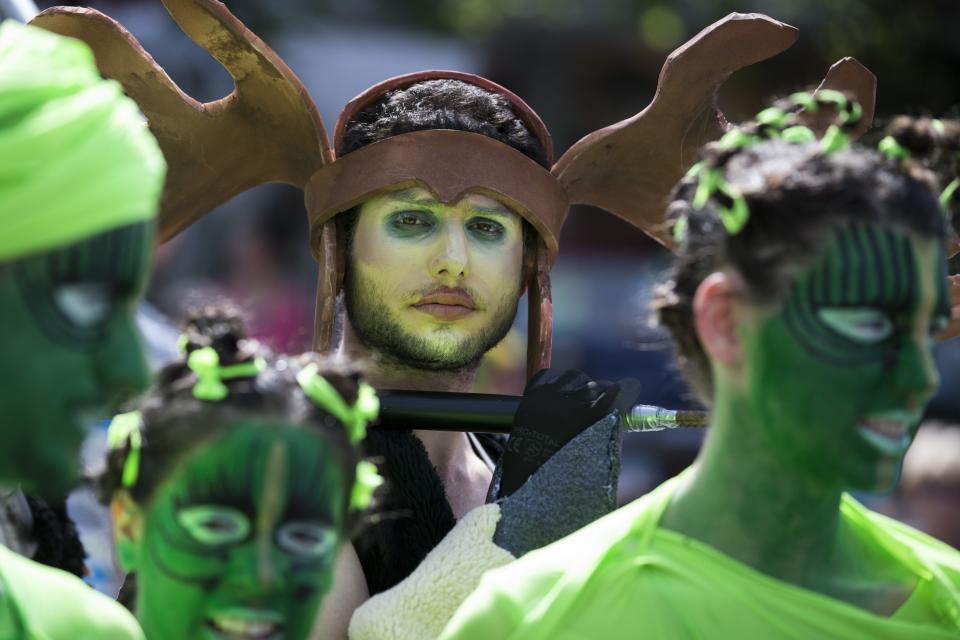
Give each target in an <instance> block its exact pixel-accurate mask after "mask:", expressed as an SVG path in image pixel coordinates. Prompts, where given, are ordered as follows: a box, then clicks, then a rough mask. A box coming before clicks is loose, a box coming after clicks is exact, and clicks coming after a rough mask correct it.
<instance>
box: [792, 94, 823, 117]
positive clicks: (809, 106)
mask: <svg viewBox="0 0 960 640" xmlns="http://www.w3.org/2000/svg"><path fill="white" fill-rule="evenodd" d="M821 93H823V92H821ZM790 102H792V103H794V104H795V105H798V106H799V107H800V108H802V109H804V110H805V111H809V112H810V113H816V112H817V109H819V108H820V105H819V103H818V102H817V99H816V98H814V97H813V94H812V93H809V92H807V91H799V92H797V93H793V94H790Z"/></svg>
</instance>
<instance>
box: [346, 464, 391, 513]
mask: <svg viewBox="0 0 960 640" xmlns="http://www.w3.org/2000/svg"><path fill="white" fill-rule="evenodd" d="M382 484H383V476H381V475H380V474H379V473H378V472H377V467H376V466H375V465H374V464H373V463H372V462H367V461H366V460H362V461H360V462H358V463H357V478H356V481H355V482H354V483H353V491H352V492H351V493H350V510H351V511H363V510H364V509H366V508H367V507H369V506H370V501H371V499H372V498H373V492H374V491H376V490H377V487H379V486H380V485H382Z"/></svg>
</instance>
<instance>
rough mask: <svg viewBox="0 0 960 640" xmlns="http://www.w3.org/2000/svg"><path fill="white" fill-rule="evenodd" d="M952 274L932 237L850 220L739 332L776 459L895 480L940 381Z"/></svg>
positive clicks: (840, 480) (861, 481) (878, 482)
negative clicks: (937, 352)
mask: <svg viewBox="0 0 960 640" xmlns="http://www.w3.org/2000/svg"><path fill="white" fill-rule="evenodd" d="M945 276H946V271H945V260H944V255H943V251H942V249H941V248H940V247H939V246H938V245H937V244H936V243H935V242H934V241H933V240H925V239H920V238H917V237H915V236H912V235H908V234H906V233H903V232H900V231H896V230H893V229H890V228H886V227H882V226H879V225H872V224H856V225H850V226H846V227H843V228H842V229H840V230H838V231H837V232H836V233H835V234H834V236H833V237H832V239H831V242H830V244H829V246H828V248H827V250H826V251H825V253H824V254H823V255H822V257H821V258H820V260H819V261H818V262H817V263H816V264H814V265H813V266H811V267H809V268H807V269H806V270H804V271H803V272H801V273H800V274H799V275H798V276H796V277H795V278H794V280H793V283H792V286H791V288H790V290H789V293H788V294H787V296H786V298H785V300H784V302H783V304H782V306H781V307H780V309H779V310H778V311H777V312H776V313H774V314H773V315H766V316H764V317H762V318H760V319H758V320H757V321H756V325H755V326H752V327H750V329H748V330H745V331H743V332H742V333H743V339H744V345H745V349H746V352H745V353H746V356H745V357H746V360H747V363H748V366H747V368H746V371H747V395H748V402H749V404H750V406H751V410H752V413H753V414H754V415H755V416H757V419H758V423H759V424H761V425H763V428H764V434H765V437H766V438H767V440H768V445H769V449H770V450H771V451H772V452H774V453H775V455H776V456H777V458H778V460H780V461H782V463H783V464H784V465H785V466H788V467H791V468H793V469H794V470H800V471H801V472H802V473H805V474H809V475H810V476H811V477H814V478H818V479H819V480H821V481H823V482H825V483H827V484H830V485H834V486H839V487H841V488H858V489H866V490H883V489H887V488H889V487H890V486H892V484H893V483H894V482H895V481H896V478H897V475H898V472H899V468H900V463H901V460H902V457H903V454H904V453H905V451H906V449H907V447H908V446H909V444H910V442H911V441H912V438H913V436H914V434H915V432H916V427H917V423H918V422H919V420H920V417H921V414H922V412H923V408H924V405H925V404H926V402H927V400H928V399H929V398H930V396H931V395H932V394H933V392H934V391H935V390H936V387H937V384H938V378H937V374H936V370H935V369H934V365H933V359H932V337H933V336H934V335H935V334H936V333H937V332H938V331H939V330H940V329H942V328H943V326H945V324H946V322H947V318H948V317H949V316H948V314H949V307H948V303H947V300H948V298H947V286H946V277H945Z"/></svg>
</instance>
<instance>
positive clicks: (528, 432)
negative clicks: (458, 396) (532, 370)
mask: <svg viewBox="0 0 960 640" xmlns="http://www.w3.org/2000/svg"><path fill="white" fill-rule="evenodd" d="M638 395H639V383H637V381H636V380H630V379H628V380H623V381H621V382H619V383H617V384H613V383H610V382H607V381H595V380H591V379H590V377H589V376H587V375H586V374H585V373H583V372H582V371H577V370H569V371H564V372H562V373H560V372H557V371H554V370H551V369H544V370H543V371H540V372H539V373H537V375H535V376H534V377H533V378H531V380H530V382H528V383H527V387H526V389H525V390H524V392H523V400H521V401H520V406H519V407H518V409H517V413H516V415H515V416H514V419H513V430H512V431H511V434H510V439H509V440H508V441H507V447H506V451H504V454H503V459H502V460H501V466H502V468H503V475H502V477H501V479H500V490H499V492H498V496H499V497H501V498H505V497H507V496H509V495H511V494H512V493H513V492H514V491H516V490H517V489H519V488H520V487H521V486H522V485H523V483H525V482H526V481H527V479H528V478H529V477H530V476H532V475H533V474H534V472H536V470H537V469H539V468H540V467H541V466H542V465H543V463H544V462H546V461H547V460H548V459H549V458H550V457H551V456H552V455H553V454H554V453H556V452H557V451H558V450H560V448H562V447H563V446H564V445H565V444H567V443H568V442H569V441H570V440H572V439H573V438H575V437H576V436H577V435H578V434H579V433H581V432H582V431H583V430H584V429H586V428H587V427H589V426H591V425H593V424H595V423H597V422H599V421H600V420H602V419H603V418H604V417H606V416H608V415H610V413H612V412H614V411H621V412H622V411H625V410H627V409H629V408H630V407H632V406H633V405H634V404H635V403H636V398H637V396H638Z"/></svg>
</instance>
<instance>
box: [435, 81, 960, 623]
mask: <svg viewBox="0 0 960 640" xmlns="http://www.w3.org/2000/svg"><path fill="white" fill-rule="evenodd" d="M831 97H832V98H835V99H836V100H835V101H832V102H833V104H834V105H837V112H838V113H839V115H838V119H839V122H840V123H841V124H839V125H834V126H831V127H830V129H828V131H827V134H826V135H825V137H824V139H823V141H821V142H817V141H815V140H814V139H813V138H814V136H813V134H812V133H811V131H810V130H809V129H806V128H805V127H803V128H801V127H800V125H799V124H797V117H796V114H795V113H794V112H792V111H790V110H788V109H775V110H768V111H765V112H763V113H761V114H760V116H758V119H757V121H756V122H753V123H750V124H748V125H746V126H745V127H743V128H741V129H737V130H734V131H732V132H731V133H729V134H727V136H725V137H724V138H723V139H721V141H720V142H718V143H713V144H711V145H708V146H707V147H706V148H705V150H704V151H703V154H702V162H701V164H699V165H697V167H695V169H694V170H693V171H691V173H690V174H688V177H687V178H685V179H684V180H683V181H681V183H680V184H679V185H678V187H677V188H676V190H675V192H674V195H673V197H672V202H671V203H670V205H669V209H668V214H669V216H670V218H671V219H672V220H673V221H674V222H675V223H676V225H677V226H676V227H675V230H676V232H677V237H678V241H679V243H680V252H679V255H678V259H677V264H676V267H675V271H674V273H673V277H672V278H671V280H670V281H669V282H667V283H666V284H665V285H664V286H663V287H662V290H661V292H660V299H659V314H660V319H661V322H662V323H663V324H664V325H665V326H666V327H667V328H668V329H669V330H670V331H671V333H672V334H673V336H674V338H675V340H676V342H677V345H678V351H679V355H680V361H681V365H682V366H683V368H684V370H685V372H686V373H687V377H688V379H689V380H690V382H691V383H692V386H693V388H694V389H695V390H696V391H697V392H698V395H699V396H700V398H701V399H702V400H703V401H704V402H706V403H708V404H709V405H710V406H711V407H712V415H711V424H710V431H709V432H708V435H707V439H706V441H705V443H704V446H703V449H702V451H701V453H700V456H699V458H698V459H697V461H696V463H695V464H694V465H693V466H692V467H691V468H690V469H688V470H687V471H685V472H683V473H682V474H680V475H679V476H677V477H676V478H674V479H672V480H670V481H668V482H666V483H665V484H663V485H661V486H660V487H659V488H658V489H656V490H655V491H654V492H652V493H651V494H648V495H647V496H645V497H643V498H641V499H639V500H638V501H636V502H634V503H633V504H631V505H628V506H626V507H624V508H622V509H620V510H618V511H616V512H614V513H613V514H611V515H609V516H607V517H605V518H603V519H601V520H599V521H597V522H595V523H594V524H592V525H589V526H587V527H585V528H584V529H582V530H580V531H578V532H577V533H575V534H573V535H571V536H569V537H567V538H565V539H564V540H561V541H559V542H557V543H555V544H553V545H551V546H548V547H545V548H543V549H541V550H538V551H534V552H532V553H530V554H528V555H527V556H525V557H524V558H522V559H520V560H519V561H517V562H516V563H514V564H513V565H511V566H509V567H506V568H504V569H500V570H497V571H494V572H490V573H488V574H487V576H485V578H484V580H483V582H482V584H481V587H480V588H479V589H478V590H477V591H476V592H475V593H474V594H473V595H472V596H471V597H470V598H469V599H468V600H467V601H466V602H465V603H464V605H463V607H461V609H460V610H459V611H458V612H457V614H456V615H455V616H454V618H453V620H452V621H451V623H450V625H449V626H448V627H447V629H446V630H445V632H444V633H443V635H442V636H441V638H443V639H444V640H452V639H458V640H461V639H462V640H467V639H473V638H484V639H485V640H486V639H490V638H497V639H501V638H514V639H517V638H523V639H524V640H536V639H541V638H550V639H551V640H565V639H568V638H569V639H572V638H604V639H616V638H635V637H638V636H642V637H651V638H671V639H683V638H764V639H769V638H796V639H798V640H799V639H801V638H804V639H806V638H844V639H861V638H862V639H864V640H866V639H871V640H876V639H878V638H890V639H893V638H911V639H913V640H920V639H922V640H933V639H944V640H946V638H956V637H957V636H958V634H960V554H958V553H957V551H955V550H953V549H951V548H950V547H948V546H946V545H944V544H942V543H940V542H938V541H936V540H933V539H932V538H929V537H927V536H926V535H924V534H922V533H920V532H918V531H915V530H913V529H911V528H909V527H907V526H906V525H903V524H901V523H898V522H895V521H893V520H890V519H888V518H885V517H883V516H881V515H879V514H876V513H873V512H871V511H870V510H868V509H866V508H865V507H863V506H862V505H861V504H859V503H858V502H857V501H856V500H854V499H853V498H852V497H850V496H849V495H848V494H846V493H845V491H846V490H848V489H856V490H861V491H886V490H889V489H890V488H891V487H892V486H893V485H894V483H895V482H896V480H897V476H898V472H899V468H900V464H901V461H902V457H903V454H904V452H905V451H906V449H907V447H908V446H909V444H910V442H911V440H912V438H913V435H914V433H915V430H916V427H917V424H918V422H919V420H920V416H921V414H922V412H923V409H924V405H925V403H926V401H927V400H928V399H929V398H930V396H931V394H932V393H933V392H934V390H935V389H936V387H937V384H938V379H937V373H936V370H935V369H934V367H933V359H932V344H933V340H934V338H935V337H936V336H937V335H938V333H939V332H940V331H942V330H943V328H944V327H945V326H946V324H947V322H948V318H949V302H948V300H949V297H948V292H947V281H946V277H945V276H946V262H945V259H944V246H945V239H946V235H945V232H946V228H945V227H946V226H945V219H944V216H943V213H942V210H941V207H940V206H939V204H938V202H937V196H936V194H935V192H934V190H933V189H931V186H930V184H929V182H928V181H929V180H930V179H931V176H930V175H927V174H925V173H924V172H921V170H920V169H919V168H917V166H915V165H913V164H901V161H900V160H891V159H888V158H885V157H883V156H882V155H881V154H879V153H877V152H875V151H870V150H867V149H864V148H847V149H844V147H845V144H844V138H845V135H844V128H845V124H847V123H848V122H849V121H851V120H855V119H856V113H857V109H858V108H857V106H856V105H855V104H851V103H848V102H847V101H846V100H845V99H844V98H843V96H842V95H839V94H838V95H833V96H831ZM796 100H797V101H798V102H799V103H800V104H804V105H807V106H808V109H809V107H810V106H812V107H813V108H817V107H819V108H820V109H823V108H824V104H822V103H820V102H819V101H818V104H816V105H813V104H812V99H811V98H810V97H809V96H808V95H806V94H803V95H798V96H797V97H796ZM826 102H827V103H830V102H831V101H830V100H827V101H826ZM831 108H832V107H831ZM769 138H773V139H769ZM801 140H804V141H801ZM907 144H908V143H907V141H904V142H903V146H904V147H905V145H907ZM888 146H889V145H888ZM838 149H839V150H838ZM914 157H915V158H916V156H914Z"/></svg>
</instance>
